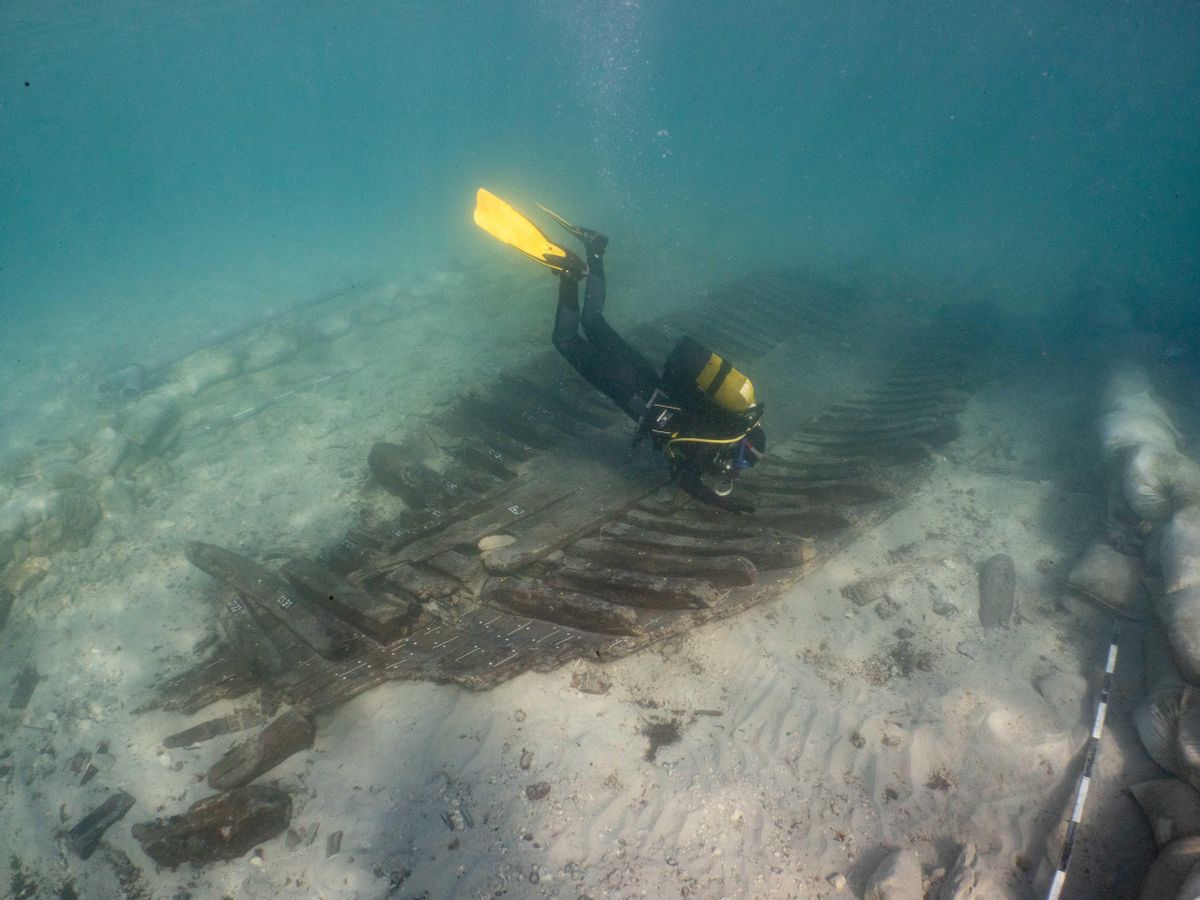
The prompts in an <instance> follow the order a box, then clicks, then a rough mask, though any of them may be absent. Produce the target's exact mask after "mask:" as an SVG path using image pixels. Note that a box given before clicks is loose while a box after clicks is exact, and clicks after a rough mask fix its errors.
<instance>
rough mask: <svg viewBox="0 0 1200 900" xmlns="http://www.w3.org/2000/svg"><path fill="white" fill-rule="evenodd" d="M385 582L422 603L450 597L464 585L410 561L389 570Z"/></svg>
mask: <svg viewBox="0 0 1200 900" xmlns="http://www.w3.org/2000/svg"><path fill="white" fill-rule="evenodd" d="M385 584H386V585H388V586H389V587H391V588H393V589H394V590H396V591H399V592H400V593H401V595H408V596H411V597H414V598H415V599H417V600H419V601H420V602H422V603H425V602H428V601H430V600H438V599H441V598H442V597H449V596H451V595H452V594H454V593H456V592H457V591H460V590H462V585H461V584H460V583H459V582H458V581H456V580H454V579H453V578H448V577H446V576H445V575H442V574H440V573H437V572H427V571H425V570H423V569H420V568H418V567H417V566H414V565H411V564H409V563H403V564H401V565H399V566H396V568H395V569H393V570H392V571H390V572H388V574H387V579H386V581H385Z"/></svg>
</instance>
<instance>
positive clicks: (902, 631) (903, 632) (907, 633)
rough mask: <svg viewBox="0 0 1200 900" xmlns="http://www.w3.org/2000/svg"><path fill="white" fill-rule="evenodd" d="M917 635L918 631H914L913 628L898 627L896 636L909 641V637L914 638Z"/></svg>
mask: <svg viewBox="0 0 1200 900" xmlns="http://www.w3.org/2000/svg"><path fill="white" fill-rule="evenodd" d="M916 636H917V633H916V632H915V631H913V630H912V629H911V628H897V629H896V637H898V638H900V640H902V641H907V640H908V639H909V638H914V637H916Z"/></svg>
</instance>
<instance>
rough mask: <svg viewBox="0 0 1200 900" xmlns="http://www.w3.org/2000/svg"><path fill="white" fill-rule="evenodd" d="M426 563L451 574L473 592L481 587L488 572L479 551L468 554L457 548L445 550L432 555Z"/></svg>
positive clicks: (436, 569)
mask: <svg viewBox="0 0 1200 900" xmlns="http://www.w3.org/2000/svg"><path fill="white" fill-rule="evenodd" d="M425 565H427V566H429V567H430V568H432V569H434V570H435V571H438V572H441V573H443V574H445V575H449V576H450V577H451V578H453V579H454V580H455V581H457V582H459V583H460V584H462V585H463V586H464V587H466V588H468V589H469V590H471V591H472V592H475V591H477V590H478V589H479V587H480V586H481V585H482V584H483V580H484V579H485V578H487V574H488V573H487V571H486V570H485V569H484V567H483V560H482V559H480V557H479V554H478V553H471V554H467V553H460V552H459V551H457V550H444V551H443V552H441V553H439V554H438V555H437V556H433V557H430V558H429V560H427V561H426V563H425Z"/></svg>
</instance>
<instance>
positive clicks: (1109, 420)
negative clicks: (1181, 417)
mask: <svg viewBox="0 0 1200 900" xmlns="http://www.w3.org/2000/svg"><path fill="white" fill-rule="evenodd" d="M1100 444H1101V446H1102V447H1103V449H1104V455H1105V456H1107V457H1112V456H1115V455H1117V454H1119V453H1121V452H1122V451H1126V450H1136V449H1137V448H1138V447H1141V446H1143V445H1146V444H1152V445H1154V446H1157V447H1164V448H1166V449H1168V450H1177V449H1178V447H1179V436H1178V434H1177V433H1176V431H1175V428H1174V426H1173V425H1171V423H1170V421H1169V420H1166V421H1164V420H1163V419H1160V418H1159V417H1158V416H1157V415H1154V414H1153V413H1148V412H1143V411H1141V410H1136V409H1135V410H1128V409H1115V410H1113V411H1112V412H1110V413H1105V414H1104V415H1103V416H1101V417H1100Z"/></svg>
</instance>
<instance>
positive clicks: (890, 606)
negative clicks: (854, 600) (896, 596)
mask: <svg viewBox="0 0 1200 900" xmlns="http://www.w3.org/2000/svg"><path fill="white" fill-rule="evenodd" d="M898 612H900V604H899V603H897V602H896V601H895V600H893V599H892V598H891V597H884V598H883V599H882V600H880V601H879V603H877V604H876V606H875V615H877V616H879V618H881V619H884V620H885V621H886V620H887V619H890V618H891V617H892V616H894V615H896V613H898Z"/></svg>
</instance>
